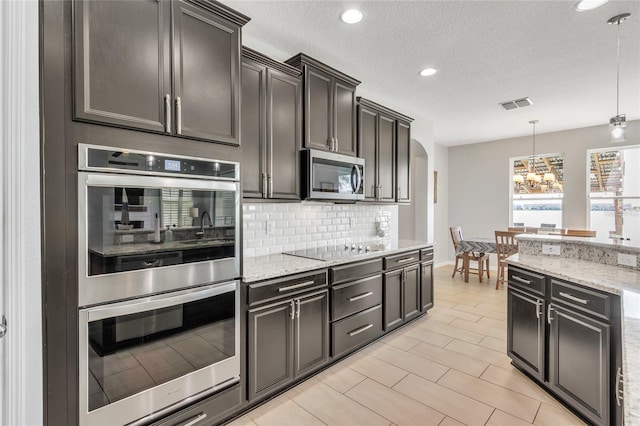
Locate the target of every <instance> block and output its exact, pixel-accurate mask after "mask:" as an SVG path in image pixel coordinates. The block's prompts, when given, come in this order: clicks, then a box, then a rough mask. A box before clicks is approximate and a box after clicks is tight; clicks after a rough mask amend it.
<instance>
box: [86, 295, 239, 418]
mask: <svg viewBox="0 0 640 426" xmlns="http://www.w3.org/2000/svg"><path fill="white" fill-rule="evenodd" d="M234 318H235V293H234V292H229V293H223V294H221V295H218V296H213V297H209V298H206V299H201V300H197V301H193V302H188V303H184V304H178V305H174V306H171V307H167V308H162V309H155V310H151V311H146V312H140V313H135V314H130V315H124V316H117V317H113V318H106V319H102V320H98V321H92V322H90V323H89V324H88V336H89V342H88V343H89V345H88V359H89V362H88V368H89V374H88V377H89V383H88V389H89V407H88V408H89V411H92V410H95V409H97V408H100V407H103V406H105V405H108V404H109V403H113V402H115V401H118V400H121V399H123V398H126V397H129V396H131V395H135V394H137V393H139V392H142V391H145V390H148V389H151V388H153V387H155V386H158V385H160V384H162V383H165V382H168V381H170V380H173V379H176V378H178V377H181V376H184V375H186V374H189V373H192V372H194V371H196V370H199V369H201V368H205V367H208V366H211V365H214V364H216V363H218V362H220V361H223V360H226V359H228V358H231V357H233V356H234V355H235V327H236V324H235V319H234Z"/></svg>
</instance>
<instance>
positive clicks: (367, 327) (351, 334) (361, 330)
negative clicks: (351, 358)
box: [349, 324, 373, 337]
mask: <svg viewBox="0 0 640 426" xmlns="http://www.w3.org/2000/svg"><path fill="white" fill-rule="evenodd" d="M371 327H373V324H367V325H365V326H363V327H360V328H358V329H356V330H353V331H350V332H349V336H351V337H353V336H355V335H357V334H360V333H362V332H364V331H367V330H368V329H370V328H371Z"/></svg>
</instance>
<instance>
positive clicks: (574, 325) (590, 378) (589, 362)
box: [549, 304, 611, 425]
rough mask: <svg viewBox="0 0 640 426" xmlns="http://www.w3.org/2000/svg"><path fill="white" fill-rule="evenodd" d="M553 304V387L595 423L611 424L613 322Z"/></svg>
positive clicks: (551, 382) (551, 364) (550, 332)
mask: <svg viewBox="0 0 640 426" xmlns="http://www.w3.org/2000/svg"><path fill="white" fill-rule="evenodd" d="M550 306H551V309H550V323H551V326H550V330H549V382H550V386H551V388H552V389H553V390H554V391H555V392H557V393H558V394H560V395H561V396H562V397H563V398H565V399H567V400H568V401H570V404H571V405H572V406H574V407H575V408H576V409H578V410H579V411H580V412H581V413H583V414H584V415H585V416H586V417H587V418H589V419H590V420H591V421H592V422H594V424H603V425H604V424H609V420H610V419H609V408H610V403H609V390H610V389H611V387H610V370H609V364H610V359H609V354H610V342H609V325H607V324H604V323H601V322H599V321H595V320H593V319H590V318H588V317H586V316H584V315H580V314H578V313H576V312H574V311H572V310H569V309H564V308H562V307H559V306H557V305H554V304H552V305H550Z"/></svg>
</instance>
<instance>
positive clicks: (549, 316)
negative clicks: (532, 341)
mask: <svg viewBox="0 0 640 426" xmlns="http://www.w3.org/2000/svg"><path fill="white" fill-rule="evenodd" d="M551 311H553V308H552V307H551V305H549V306H547V323H549V325H551V321H552V320H553V318H551Z"/></svg>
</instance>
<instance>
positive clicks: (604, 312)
mask: <svg viewBox="0 0 640 426" xmlns="http://www.w3.org/2000/svg"><path fill="white" fill-rule="evenodd" d="M551 300H552V301H553V302H559V303H562V304H564V305H569V306H571V307H573V308H576V309H579V310H580V311H583V312H588V313H591V314H593V315H595V316H598V317H600V318H604V319H607V320H610V319H611V295H610V294H607V293H602V292H599V291H595V290H591V289H588V288H585V287H582V286H578V285H575V284H570V283H566V282H564V281H560V280H557V279H555V278H552V279H551Z"/></svg>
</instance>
